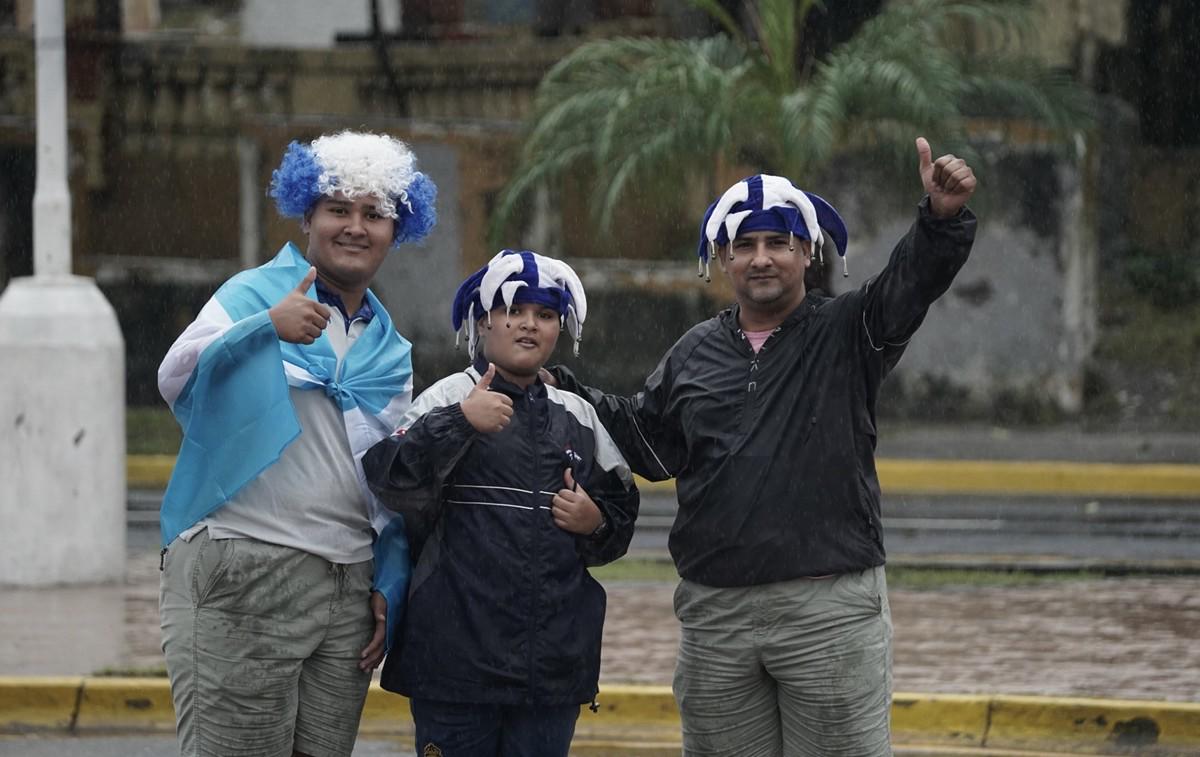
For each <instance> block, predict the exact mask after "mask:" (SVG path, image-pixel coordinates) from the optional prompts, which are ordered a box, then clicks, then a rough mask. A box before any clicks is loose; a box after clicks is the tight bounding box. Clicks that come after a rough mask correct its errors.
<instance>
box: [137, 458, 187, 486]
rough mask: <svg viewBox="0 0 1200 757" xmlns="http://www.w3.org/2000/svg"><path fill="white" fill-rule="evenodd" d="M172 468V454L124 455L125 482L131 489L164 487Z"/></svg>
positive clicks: (173, 463)
mask: <svg viewBox="0 0 1200 757" xmlns="http://www.w3.org/2000/svg"><path fill="white" fill-rule="evenodd" d="M174 468H175V456H174V455H126V457H125V483H126V484H127V485H128V486H129V487H130V488H132V489H165V488H166V486H167V482H168V481H170V480H171V471H172V470H174Z"/></svg>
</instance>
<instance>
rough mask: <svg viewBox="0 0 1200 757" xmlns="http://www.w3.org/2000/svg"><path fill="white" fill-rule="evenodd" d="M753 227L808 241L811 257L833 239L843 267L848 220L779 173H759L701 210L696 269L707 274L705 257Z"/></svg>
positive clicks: (818, 256) (844, 274) (704, 275)
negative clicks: (797, 187)
mask: <svg viewBox="0 0 1200 757" xmlns="http://www.w3.org/2000/svg"><path fill="white" fill-rule="evenodd" d="M751 231H775V232H779V233H781V234H789V235H793V236H797V237H800V238H801V239H807V240H809V241H810V242H812V254H813V257H814V258H819V259H821V260H822V261H823V260H824V256H823V255H822V250H823V248H824V247H825V242H826V241H827V240H828V239H832V241H833V243H834V245H835V246H836V247H837V252H838V255H840V256H841V258H842V275H843V276H846V275H849V274H848V272H847V270H846V243H847V241H848V238H849V235H848V233H847V231H846V222H845V221H843V220H842V217H841V216H840V215H838V212H837V211H836V210H834V209H833V206H832V205H830V204H829V203H827V202H825V200H823V199H821V198H820V197H818V196H817V195H815V194H812V193H811V192H802V191H800V190H799V189H796V187H794V186H793V185H792V182H790V181H788V180H787V179H785V178H783V177H782V176H770V175H768V174H757V175H755V176H750V177H748V178H745V179H742V180H741V181H739V182H738V183H737V184H734V185H733V186H732V187H730V188H729V189H727V190H725V194H723V195H721V196H720V198H718V199H717V201H716V202H714V203H713V204H712V205H709V206H708V210H707V211H706V212H705V213H704V220H703V221H701V222H700V244H699V246H698V247H697V249H696V255H697V257H698V258H699V260H698V261H697V263H698V265H699V273H700V275H701V276H703V277H704V278H705V279H707V278H708V264H709V261H710V260H711V259H712V258H714V257H716V255H717V248H718V247H724V246H725V245H727V244H729V242H730V241H731V240H734V239H737V237H738V234H745V233H748V232H751Z"/></svg>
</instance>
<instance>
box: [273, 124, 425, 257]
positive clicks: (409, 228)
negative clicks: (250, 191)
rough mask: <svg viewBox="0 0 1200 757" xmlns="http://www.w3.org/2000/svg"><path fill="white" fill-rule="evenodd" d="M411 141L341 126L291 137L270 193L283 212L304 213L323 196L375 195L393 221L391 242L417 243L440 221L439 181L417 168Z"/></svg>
mask: <svg viewBox="0 0 1200 757" xmlns="http://www.w3.org/2000/svg"><path fill="white" fill-rule="evenodd" d="M416 164H417V159H416V156H414V155H413V153H412V150H410V149H409V148H408V145H406V144H404V143H403V142H401V141H400V140H398V139H395V138H394V137H389V136H386V135H384V134H370V133H365V132H354V131H343V132H339V133H337V134H331V135H328V136H324V137H318V138H317V139H314V140H313V141H312V142H311V143H310V144H303V143H301V142H292V143H291V144H290V145H288V147H287V150H286V151H285V152H284V154H283V162H282V163H280V164H279V168H277V169H275V172H274V173H273V174H272V175H271V190H270V193H269V194H270V195H271V196H272V197H274V198H275V204H276V206H277V207H278V208H279V213H280V215H283V216H285V217H288V218H303V217H304V216H305V215H307V214H308V212H309V211H310V210H312V207H313V205H315V204H316V203H317V201H318V200H320V199H321V198H322V197H332V196H333V195H334V194H335V193H337V192H341V193H342V194H343V195H344V196H345V197H346V198H347V199H350V200H356V199H358V198H360V197H374V198H375V199H376V200H378V201H379V205H378V209H379V212H380V213H382V214H383V215H384V216H386V217H388V218H391V219H393V220H395V222H396V233H395V236H394V237H393V238H392V246H393V247H396V246H398V245H400V244H401V243H402V242H418V241H420V240H422V239H424V238H425V236H426V235H427V234H428V233H429V231H430V229H432V228H433V225H434V224H435V223H437V211H436V209H435V208H434V202H435V200H436V199H437V186H436V185H435V184H434V183H433V182H432V181H431V180H430V179H429V177H428V176H426V175H425V174H423V173H421V172H420V171H418V170H417V165H416Z"/></svg>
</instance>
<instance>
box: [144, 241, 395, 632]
mask: <svg viewBox="0 0 1200 757" xmlns="http://www.w3.org/2000/svg"><path fill="white" fill-rule="evenodd" d="M308 269H309V262H308V261H307V260H306V259H305V257H304V255H303V254H302V253H301V252H300V250H299V249H297V248H296V247H295V246H294V245H292V244H287V245H285V246H284V247H283V249H281V250H280V251H279V254H278V255H276V256H275V258H274V259H273V260H271V261H269V262H267V263H265V264H264V265H262V266H260V267H258V268H253V269H250V270H248V271H242V272H241V273H239V274H237V275H236V276H234V277H233V278H231V279H230V280H229V281H227V282H225V284H224V285H222V286H221V288H220V289H218V290H217V292H216V294H214V295H213V297H212V299H210V300H209V301H208V303H207V304H205V306H204V308H203V309H202V310H201V311H200V314H199V315H198V316H197V317H196V320H195V321H194V322H193V323H192V324H191V325H190V326H189V327H188V328H187V330H185V331H184V333H183V334H182V335H181V336H180V337H179V339H178V340H176V342H175V344H174V345H173V346H172V347H171V350H170V351H169V352H168V353H167V356H166V358H165V359H164V360H163V363H162V365H161V366H160V368H159V374H158V381H159V389H160V390H161V391H162V394H163V398H164V399H166V401H167V403H168V404H169V405H170V406H171V411H172V412H173V413H174V414H175V417H176V419H177V420H178V421H179V424H180V426H181V427H182V428H183V442H182V444H181V446H180V449H179V455H178V457H177V459H176V462H175V470H174V472H173V473H172V475H171V481H170V483H169V484H168V486H167V491H166V493H165V495H164V496H163V504H162V509H161V511H160V517H159V520H160V527H161V529H162V540H163V545H164V546H165V545H167V544H169V543H170V542H171V541H172V540H174V539H175V537H177V536H178V535H179V534H180V533H182V532H183V531H185V530H186V529H188V528H190V527H191V526H193V525H194V524H196V523H197V522H199V521H200V520H202V519H203V518H204V517H206V516H207V515H209V514H210V513H212V512H214V511H215V510H217V509H218V508H219V507H221V505H223V504H225V503H226V502H227V501H228V500H229V499H231V498H232V497H233V496H234V495H235V494H236V493H237V492H238V491H239V490H240V489H241V488H242V487H243V486H245V485H246V484H248V483H250V481H252V480H253V479H254V478H255V477H256V476H258V474H259V473H261V472H262V471H263V470H265V469H266V468H268V467H269V466H271V465H272V464H274V463H275V462H276V461H277V460H279V457H280V455H281V454H282V453H283V450H284V448H286V447H287V446H288V444H290V443H291V442H292V441H293V440H294V439H295V438H296V437H297V436H298V435H299V434H300V424H299V421H298V420H297V419H296V413H295V411H294V409H293V408H292V402H291V399H290V397H289V396H288V388H289V387H294V388H298V389H304V390H312V391H323V392H324V393H325V394H326V395H327V396H329V397H330V399H331V400H333V401H334V402H335V403H337V405H338V407H340V408H341V410H342V414H343V419H344V421H345V424H346V435H347V438H348V439H349V442H350V450H351V452H352V453H353V454H354V459H355V467H356V468H357V470H358V478H359V485H360V488H361V489H362V491H363V492H364V496H365V497H366V498H367V502H368V507H369V515H370V518H371V525H372V526H373V527H374V529H375V533H376V535H377V536H376V541H375V588H376V590H378V591H380V592H382V593H383V594H384V596H386V597H387V599H388V607H389V608H397V607H402V606H403V603H402V600H403V597H404V591H405V590H406V588H407V585H408V572H409V560H408V543H407V541H406V539H405V536H404V526H403V521H402V520H401V519H400V518H399V517H396V516H395V514H394V513H392V512H391V511H389V510H387V509H386V508H384V507H383V506H382V504H380V502H379V501H378V500H377V499H376V498H375V496H374V495H372V494H371V493H370V490H369V489H368V488H367V485H366V479H365V477H364V475H363V472H362V465H361V462H360V460H361V458H362V455H363V454H365V453H366V451H367V450H368V449H369V448H370V447H371V445H372V444H374V443H375V442H377V441H379V440H380V439H382V438H383V437H385V436H387V435H388V434H390V433H391V432H392V431H393V430H395V428H396V427H397V424H398V422H399V419H400V417H401V416H402V415H403V413H404V411H405V410H406V409H408V406H409V404H410V403H411V400H412V348H411V345H410V344H409V343H408V341H407V340H405V339H404V337H402V336H400V335H399V334H398V333H397V332H396V330H395V328H394V327H393V326H392V320H391V317H390V316H389V315H388V313H387V311H386V310H385V309H384V307H383V305H382V304H381V303H380V302H379V301H378V300H377V299H376V298H375V295H374V294H372V293H371V292H370V291H368V292H367V293H366V297H367V300H368V302H370V304H371V307H372V308H373V309H374V311H375V317H374V318H372V319H371V320H370V321H369V322H368V323H367V325H366V328H365V329H364V330H363V332H362V333H361V334H360V335H359V336H358V338H357V339H356V340H355V341H354V342H353V344H352V345H351V347H350V349H349V350H348V351H347V352H346V354H345V355H344V357H343V360H342V364H341V367H340V369H339V367H338V359H337V355H336V354H335V353H334V351H333V347H332V346H331V344H330V342H329V339H328V337H326V336H325V335H324V334H322V335H321V337H320V338H319V339H317V340H316V341H315V342H314V343H313V344H311V345H301V344H292V343H288V342H281V341H280V340H279V337H278V335H277V334H276V332H275V327H274V325H273V324H272V323H271V318H270V315H269V314H268V312H267V311H268V309H269V308H271V307H272V306H273V305H275V304H276V303H277V302H279V301H280V300H281V299H283V298H284V297H285V296H286V295H287V294H288V293H289V292H290V291H292V290H293V289H295V288H296V286H297V285H298V284H299V283H300V282H301V281H302V280H303V279H304V276H305V275H306V274H307V273H308ZM308 296H309V297H312V298H313V299H315V298H316V294H315V288H310V289H309V293H308ZM399 614H400V613H393V612H389V613H388V625H389V633H388V638H389V639H390V638H392V635H391V632H390V627H391V626H392V625H393V617H394V616H395V617H398V616H399Z"/></svg>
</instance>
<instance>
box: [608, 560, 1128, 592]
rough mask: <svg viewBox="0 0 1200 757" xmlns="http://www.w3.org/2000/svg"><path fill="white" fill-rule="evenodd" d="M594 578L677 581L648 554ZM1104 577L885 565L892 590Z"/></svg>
mask: <svg viewBox="0 0 1200 757" xmlns="http://www.w3.org/2000/svg"><path fill="white" fill-rule="evenodd" d="M589 570H590V571H591V573H592V575H593V576H595V578H596V580H597V581H600V582H601V583H603V582H605V581H660V582H667V583H674V582H675V581H678V580H679V574H678V573H676V572H675V566H674V565H673V564H672V563H671V561H670V560H657V559H654V558H647V557H626V558H624V559H621V560H617V561H616V562H614V563H609V564H608V565H602V566H600V567H598V568H590V569H589ZM1101 578H1104V575H1103V574H1102V573H1098V572H1093V571H1026V570H1016V571H1009V570H965V569H962V568H955V569H941V568H896V567H890V566H889V567H888V569H887V579H888V588H891V589H911V590H928V589H964V588H966V589H972V588H982V587H1000V588H1005V587H1017V586H1038V585H1041V584H1052V583H1062V582H1064V581H1093V580H1097V579H1101Z"/></svg>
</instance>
